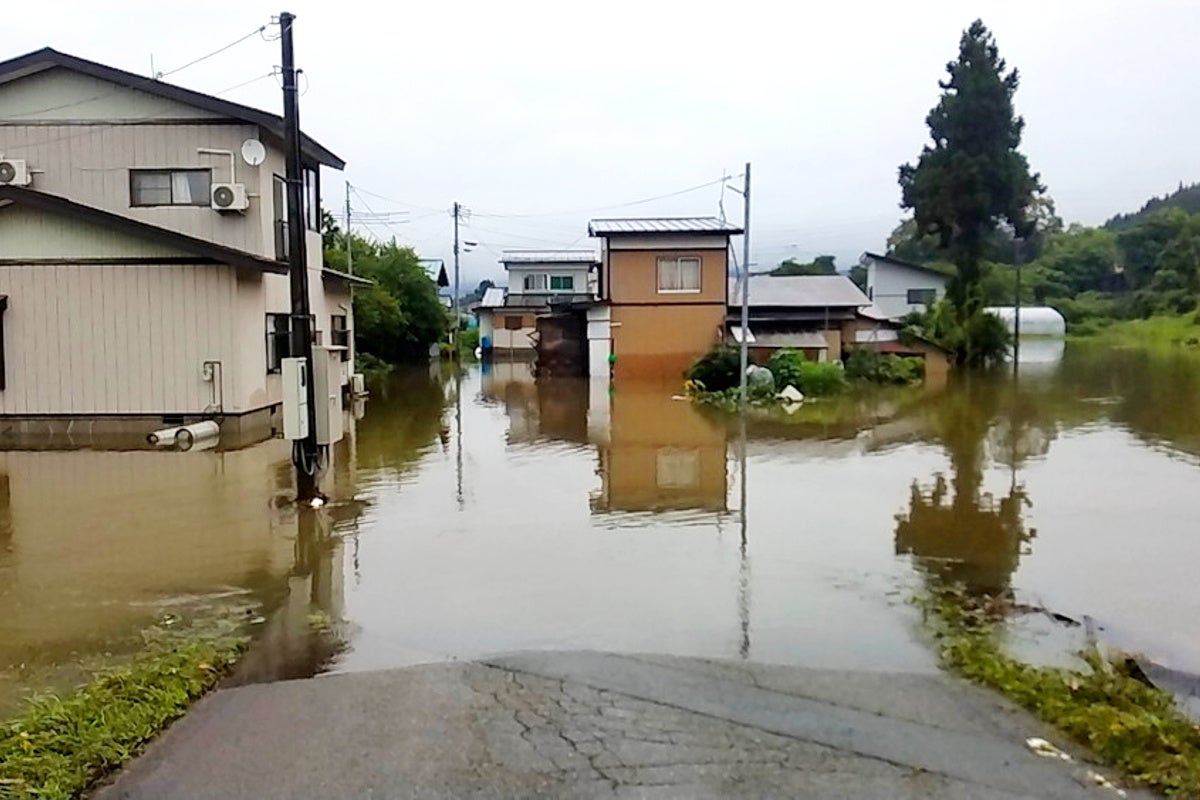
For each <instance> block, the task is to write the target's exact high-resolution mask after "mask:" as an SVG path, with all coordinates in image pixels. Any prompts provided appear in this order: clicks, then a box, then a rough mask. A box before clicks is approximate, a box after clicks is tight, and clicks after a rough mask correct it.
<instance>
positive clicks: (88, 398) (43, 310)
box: [0, 264, 239, 415]
mask: <svg viewBox="0 0 1200 800" xmlns="http://www.w3.org/2000/svg"><path fill="white" fill-rule="evenodd" d="M235 290H236V281H235V275H234V270H233V269H232V268H231V267H225V266H192V265H186V266H161V265H147V264H139V265H123V266H74V265H71V266H47V265H38V266H5V267H0V294H6V295H8V310H7V311H6V312H5V314H4V320H3V324H4V346H5V357H6V378H7V386H6V388H5V389H4V390H3V391H0V414H11V415H23V414H30V415H32V414H67V415H87V414H162V413H192V414H195V413H200V412H202V411H203V410H204V409H205V408H206V407H207V406H209V405H210V404H211V403H212V384H210V383H206V382H205V381H204V380H203V379H202V378H201V366H202V362H204V361H206V360H217V361H221V362H222V363H223V364H224V365H225V368H226V370H227V371H231V370H230V369H229V367H230V365H231V364H233V363H234V360H235V359H236V358H237V357H238V353H239V346H238V343H237V342H235V337H234V317H233V298H234V295H235ZM230 388H231V387H230V386H229V385H228V384H227V385H226V401H227V403H228V401H229V394H230Z"/></svg>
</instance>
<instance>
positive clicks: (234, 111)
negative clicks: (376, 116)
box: [0, 47, 346, 169]
mask: <svg viewBox="0 0 1200 800" xmlns="http://www.w3.org/2000/svg"><path fill="white" fill-rule="evenodd" d="M55 67H60V68H63V69H68V70H71V71H72V72H78V73H81V74H83V75H87V76H89V77H92V78H97V79H99V80H102V81H105V82H107V83H114V84H116V85H118V86H124V87H126V88H128V89H135V90H137V91H139V92H146V93H147V94H152V95H157V96H159V97H165V98H167V99H169V100H174V101H175V102H177V103H183V104H185V105H189V106H194V107H196V108H202V109H204V110H205V111H211V112H212V113H214V114H218V115H220V116H222V117H226V118H228V119H235V120H239V121H241V122H248V123H250V124H252V125H258V126H259V127H261V128H262V129H263V130H264V131H266V132H267V133H268V134H269V135H270V136H271V137H272V138H273V139H274V140H275V142H276V143H277V144H278V145H279V146H283V138H284V135H285V131H284V125H283V117H281V116H279V115H278V114H272V113H270V112H268V111H262V110H260V109H257V108H251V107H250V106H244V105H241V104H240V103H231V102H230V101H228V100H222V99H221V98H219V97H214V96H213V95H210V94H204V93H203V92H196V91H192V90H191V89H184V88H183V87H182V86H175V85H174V84H170V83H167V82H166V81H160V80H155V79H153V78H149V77H147V76H145V75H137V74H135V73H132V72H126V71H125V70H122V69H116V68H115V67H109V66H105V65H104V64H98V63H96V62H95V61H88V60H87V59H85V58H79V57H78V56H72V55H68V54H67V53H60V52H58V51H57V50H52V49H51V48H49V47H44V48H42V49H41V50H35V51H33V52H32V53H26V54H25V55H23V56H17V57H16V58H10V59H8V60H7V61H0V83H8V82H10V81H14V80H17V79H19V78H23V77H25V76H26V75H32V74H35V73H38V72H42V71H45V70H48V69H54V68H55ZM300 149H301V151H302V153H303V154H304V156H305V157H306V158H309V159H312V160H313V161H317V162H319V163H321V164H324V165H326V166H328V167H333V168H334V169H345V167H346V162H345V161H343V160H342V159H340V158H338V157H337V156H336V155H334V154H333V153H332V152H330V151H329V150H327V149H326V148H325V147H323V146H322V145H320V144H319V143H318V142H317V141H316V140H315V139H312V138H310V137H309V136H308V134H305V133H301V134H300Z"/></svg>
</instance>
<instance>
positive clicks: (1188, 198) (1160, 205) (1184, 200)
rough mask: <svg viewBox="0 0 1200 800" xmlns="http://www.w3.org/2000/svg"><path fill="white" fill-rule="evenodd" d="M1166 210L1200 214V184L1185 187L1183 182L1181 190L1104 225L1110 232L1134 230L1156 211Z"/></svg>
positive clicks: (1157, 198)
mask: <svg viewBox="0 0 1200 800" xmlns="http://www.w3.org/2000/svg"><path fill="white" fill-rule="evenodd" d="M1164 208H1182V209H1183V210H1184V211H1186V212H1187V213H1189V214H1196V213H1200V183H1193V184H1191V185H1190V186H1184V185H1183V182H1182V181H1181V182H1180V184H1179V188H1178V189H1176V190H1175V191H1173V192H1171V193H1170V194H1168V195H1165V196H1163V197H1152V198H1150V199H1149V200H1148V201H1146V205H1144V206H1142V207H1141V209H1140V210H1139V211H1137V212H1135V213H1133V214H1117V215H1116V216H1115V217H1113V218H1112V219H1110V220H1109V221H1108V222H1106V223H1104V227H1105V228H1106V229H1107V230H1110V231H1122V230H1125V229H1126V228H1132V227H1133V226H1134V225H1137V224H1138V223H1139V222H1141V221H1142V220H1144V219H1145V218H1146V217H1148V216H1150V215H1151V214H1153V213H1154V212H1155V211H1161V210H1162V209H1164Z"/></svg>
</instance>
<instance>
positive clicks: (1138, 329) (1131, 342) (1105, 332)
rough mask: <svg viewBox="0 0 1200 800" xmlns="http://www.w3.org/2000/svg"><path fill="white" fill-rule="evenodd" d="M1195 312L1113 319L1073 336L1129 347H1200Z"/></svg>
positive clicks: (1090, 326) (1085, 328) (1199, 334)
mask: <svg viewBox="0 0 1200 800" xmlns="http://www.w3.org/2000/svg"><path fill="white" fill-rule="evenodd" d="M1197 323H1198V319H1197V316H1196V315H1195V314H1186V315H1182V316H1154V317H1149V318H1147V319H1123V320H1112V321H1111V322H1107V323H1106V324H1104V325H1102V326H1095V325H1088V326H1084V328H1083V330H1085V331H1087V333H1085V334H1082V335H1081V334H1079V333H1076V330H1077V328H1075V326H1072V328H1073V330H1072V331H1071V334H1072V337H1073V338H1081V339H1087V340H1090V341H1097V342H1104V343H1106V344H1113V345H1123V346H1128V347H1195V348H1200V324H1197Z"/></svg>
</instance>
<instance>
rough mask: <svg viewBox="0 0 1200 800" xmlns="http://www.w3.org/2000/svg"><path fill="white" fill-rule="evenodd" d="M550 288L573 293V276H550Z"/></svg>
mask: <svg viewBox="0 0 1200 800" xmlns="http://www.w3.org/2000/svg"><path fill="white" fill-rule="evenodd" d="M550 288H551V289H555V290H558V291H561V292H573V291H575V276H574V275H551V276H550Z"/></svg>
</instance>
